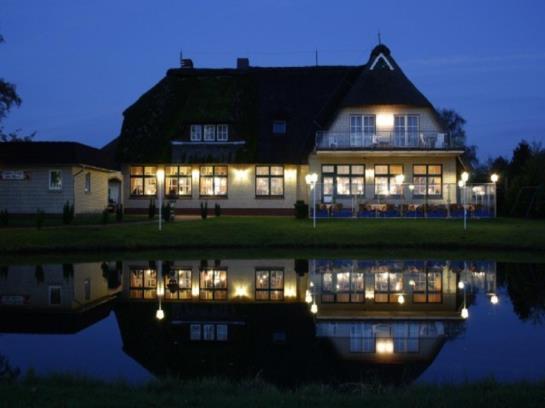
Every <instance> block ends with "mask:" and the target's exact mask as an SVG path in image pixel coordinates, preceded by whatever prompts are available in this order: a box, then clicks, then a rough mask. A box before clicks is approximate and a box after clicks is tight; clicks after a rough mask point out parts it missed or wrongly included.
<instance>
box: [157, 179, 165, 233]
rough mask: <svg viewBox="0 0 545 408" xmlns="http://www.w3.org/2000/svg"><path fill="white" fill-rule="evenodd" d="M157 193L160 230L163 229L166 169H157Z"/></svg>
mask: <svg viewBox="0 0 545 408" xmlns="http://www.w3.org/2000/svg"><path fill="white" fill-rule="evenodd" d="M156 176H157V194H158V195H159V231H161V230H162V229H163V185H164V182H165V171H164V170H163V169H158V170H157V174H156Z"/></svg>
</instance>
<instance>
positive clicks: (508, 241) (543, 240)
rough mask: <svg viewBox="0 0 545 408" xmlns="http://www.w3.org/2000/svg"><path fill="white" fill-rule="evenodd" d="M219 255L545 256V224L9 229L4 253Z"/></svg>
mask: <svg viewBox="0 0 545 408" xmlns="http://www.w3.org/2000/svg"><path fill="white" fill-rule="evenodd" d="M160 248H162V249H207V248H208V249H213V248H246V249H249V248H254V249H274V248H292V249H293V248H297V249H303V248H307V249H309V248H314V249H317V248H330V249H348V248H361V249H363V248H367V249H369V248H375V249H401V248H405V249H418V250H450V249H464V250H494V251H496V250H502V251H503V250H527V251H543V250H544V249H545V220H522V219H501V218H499V219H492V220H472V221H471V222H470V223H469V227H468V230H467V231H466V232H464V230H463V225H462V222H461V221H460V220H436V219H434V220H384V219H380V220H327V221H326V220H323V221H319V222H318V226H317V228H316V229H313V228H312V222H311V221H309V220H296V219H293V218H288V217H219V218H209V219H207V220H200V219H194V220H185V221H177V222H174V223H169V224H167V225H165V226H164V229H163V231H158V230H157V225H156V224H153V223H123V224H119V225H107V226H102V225H87V226H78V225H75V226H69V227H54V228H43V229H41V230H37V229H35V228H3V229H1V230H0V251H1V252H2V253H3V254H8V253H21V252H26V253H31V252H35V253H39V252H41V253H45V252H52V251H63V252H68V251H73V252H78V251H87V252H89V251H95V252H96V251H125V250H136V249H138V250H144V249H147V250H153V249H160Z"/></svg>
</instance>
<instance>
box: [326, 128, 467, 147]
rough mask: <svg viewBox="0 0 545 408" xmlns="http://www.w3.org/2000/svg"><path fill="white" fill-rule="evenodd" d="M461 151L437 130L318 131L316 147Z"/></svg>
mask: <svg viewBox="0 0 545 408" xmlns="http://www.w3.org/2000/svg"><path fill="white" fill-rule="evenodd" d="M392 149H394V150H404V149H415V150H461V149H463V146H461V145H459V144H458V143H455V140H451V138H450V136H449V135H448V134H447V133H441V132H437V131H436V130H434V131H415V132H396V131H394V132H391V131H377V132H373V133H366V132H349V131H347V132H329V131H318V132H316V150H392Z"/></svg>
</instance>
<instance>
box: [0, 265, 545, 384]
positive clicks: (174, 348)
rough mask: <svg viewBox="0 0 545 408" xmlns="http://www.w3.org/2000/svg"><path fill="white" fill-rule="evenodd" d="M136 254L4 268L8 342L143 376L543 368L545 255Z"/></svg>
mask: <svg viewBox="0 0 545 408" xmlns="http://www.w3.org/2000/svg"><path fill="white" fill-rule="evenodd" d="M138 256H139V255H138V254H135V256H134V259H125V260H119V261H112V260H108V261H105V262H76V263H70V264H54V263H43V264H39V265H36V264H33V265H22V264H17V265H10V266H3V267H0V354H1V355H3V356H5V357H6V358H7V359H8V360H9V362H10V364H11V365H12V366H15V367H19V368H20V369H21V370H22V371H23V372H25V371H26V370H28V369H30V368H32V369H33V370H34V371H35V372H37V373H39V374H47V373H51V372H68V373H77V374H82V375H86V376H91V377H96V378H101V379H106V380H114V379H119V378H122V379H125V380H127V381H130V382H142V381H146V380H148V379H151V378H154V377H162V376H176V377H181V378H202V377H209V376H215V377H216V376H226V377H229V378H245V377H249V378H254V377H256V376H259V377H261V378H263V379H265V380H267V381H271V382H273V383H276V384H281V385H294V384H301V383H305V382H324V383H343V382H357V381H365V382H370V381H372V382H377V381H380V382H384V383H394V384H399V383H412V382H419V383H430V382H432V383H436V382H439V383H444V382H449V383H456V382H463V381H467V380H479V379H488V378H492V377H493V378H496V379H497V380H500V381H506V382H511V381H518V380H540V379H543V378H545V354H544V353H542V346H543V344H545V327H544V322H545V319H544V318H545V264H540V263H506V262H495V261H490V260H459V259H451V260H447V259H435V258H434V259H427V260H421V259H418V260H414V259H405V260H400V259H396V260H387V259H338V258H335V257H330V258H320V259H292V258H276V257H271V258H270V259H267V258H264V257H262V258H259V259H234V258H233V259H183V258H182V257H179V259H173V258H172V255H168V256H167V255H165V258H167V257H168V261H165V260H157V259H155V260H145V259H138ZM465 311H467V314H468V317H467V318H464V317H463V316H462V315H464V312H465Z"/></svg>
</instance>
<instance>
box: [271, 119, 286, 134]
mask: <svg viewBox="0 0 545 408" xmlns="http://www.w3.org/2000/svg"><path fill="white" fill-rule="evenodd" d="M272 131H273V134H275V135H285V134H286V131H287V124H286V121H285V120H275V121H273V126H272Z"/></svg>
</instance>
